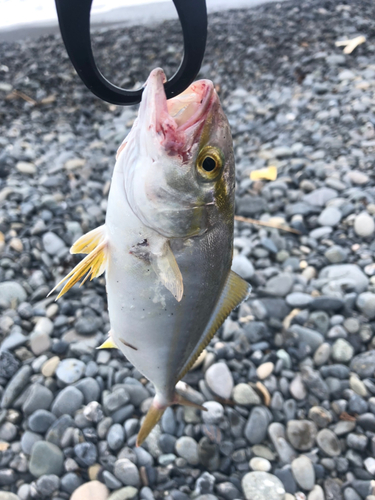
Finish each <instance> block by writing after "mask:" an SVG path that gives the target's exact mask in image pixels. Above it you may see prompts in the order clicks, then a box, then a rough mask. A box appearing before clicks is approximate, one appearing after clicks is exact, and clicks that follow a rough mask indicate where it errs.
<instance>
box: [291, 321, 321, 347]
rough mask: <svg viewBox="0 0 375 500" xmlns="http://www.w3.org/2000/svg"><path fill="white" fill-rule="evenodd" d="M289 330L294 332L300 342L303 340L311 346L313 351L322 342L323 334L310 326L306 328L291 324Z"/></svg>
mask: <svg viewBox="0 0 375 500" xmlns="http://www.w3.org/2000/svg"><path fill="white" fill-rule="evenodd" d="M290 330H291V331H292V332H293V333H294V334H296V336H297V337H298V340H299V341H300V342H304V343H305V344H307V345H308V346H309V347H311V350H312V351H313V352H315V351H316V349H317V348H318V347H319V346H320V345H321V344H323V342H324V337H323V335H322V334H321V333H319V332H317V331H315V330H312V329H311V328H306V327H304V326H300V325H292V326H291V327H290Z"/></svg>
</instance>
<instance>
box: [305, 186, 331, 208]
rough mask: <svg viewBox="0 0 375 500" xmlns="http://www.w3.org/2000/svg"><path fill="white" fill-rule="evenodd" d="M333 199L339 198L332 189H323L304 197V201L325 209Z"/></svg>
mask: <svg viewBox="0 0 375 500" xmlns="http://www.w3.org/2000/svg"><path fill="white" fill-rule="evenodd" d="M333 198H337V191H335V190H334V189H331V188H327V187H322V188H319V189H315V191H312V192H311V193H309V194H306V195H305V196H304V197H303V201H305V202H306V203H309V204H310V205H315V206H318V207H324V205H325V204H326V203H327V201H329V200H332V199H333Z"/></svg>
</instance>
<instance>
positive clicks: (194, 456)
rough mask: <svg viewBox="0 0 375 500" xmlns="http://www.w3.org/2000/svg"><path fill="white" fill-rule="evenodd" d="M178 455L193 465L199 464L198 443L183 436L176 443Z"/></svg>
mask: <svg viewBox="0 0 375 500" xmlns="http://www.w3.org/2000/svg"><path fill="white" fill-rule="evenodd" d="M176 453H177V455H178V456H180V457H182V458H184V459H185V460H186V461H187V462H188V463H189V464H191V465H198V464H199V455H198V443H197V442H196V441H195V439H193V438H192V437H189V436H182V437H180V438H179V439H177V441H176Z"/></svg>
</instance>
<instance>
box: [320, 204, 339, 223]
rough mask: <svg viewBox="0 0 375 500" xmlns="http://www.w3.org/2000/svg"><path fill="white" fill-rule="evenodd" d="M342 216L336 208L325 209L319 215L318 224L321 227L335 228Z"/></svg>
mask: <svg viewBox="0 0 375 500" xmlns="http://www.w3.org/2000/svg"><path fill="white" fill-rule="evenodd" d="M341 217H342V214H341V212H340V210H339V209H338V208H336V207H327V208H325V209H324V210H323V211H322V212H321V214H320V215H319V218H318V222H319V224H320V225H321V226H329V227H332V226H336V225H337V224H338V223H339V222H340V220H341Z"/></svg>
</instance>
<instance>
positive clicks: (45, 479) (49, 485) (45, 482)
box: [36, 474, 60, 498]
mask: <svg viewBox="0 0 375 500" xmlns="http://www.w3.org/2000/svg"><path fill="white" fill-rule="evenodd" d="M59 488H60V479H59V478H58V477H57V476H56V475H55V474H48V475H44V476H41V477H40V478H39V479H38V480H37V482H36V489H37V490H38V493H39V494H40V495H41V496H42V497H47V498H51V497H52V494H53V493H54V492H55V491H56V490H58V489H59Z"/></svg>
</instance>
